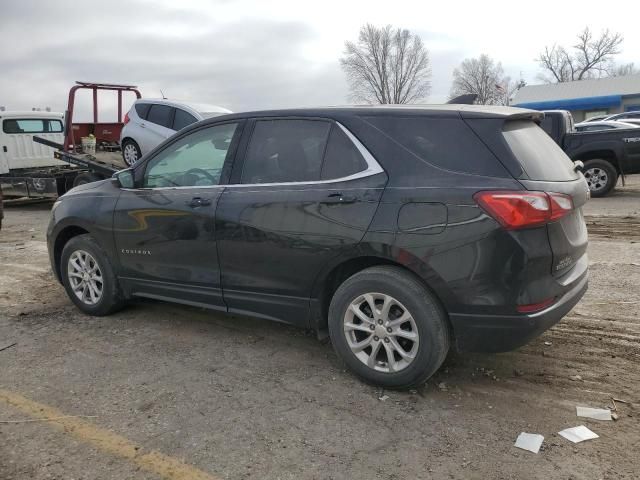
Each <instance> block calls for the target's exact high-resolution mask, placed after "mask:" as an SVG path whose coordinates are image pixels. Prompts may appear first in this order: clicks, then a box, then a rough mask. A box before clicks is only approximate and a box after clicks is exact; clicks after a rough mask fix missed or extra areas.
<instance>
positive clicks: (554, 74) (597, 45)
mask: <svg viewBox="0 0 640 480" xmlns="http://www.w3.org/2000/svg"><path fill="white" fill-rule="evenodd" d="M622 41H623V37H622V35H621V34H619V33H615V32H610V31H609V30H604V31H603V32H601V33H600V36H598V37H594V35H593V33H592V32H591V30H590V29H589V27H586V28H585V29H584V30H583V31H582V32H581V33H579V34H578V37H577V41H576V44H575V45H572V47H571V48H572V49H573V51H571V52H570V51H569V50H567V49H566V48H564V47H562V46H558V45H553V46H552V47H545V48H544V52H542V53H541V54H540V56H539V57H538V58H537V60H538V62H540V66H541V67H542V68H543V69H544V70H545V71H546V74H542V75H541V76H540V78H541V79H542V80H544V81H546V82H547V83H559V82H571V81H573V80H583V79H587V78H594V77H602V76H607V75H609V72H610V71H611V69H612V66H613V57H614V56H615V55H617V54H618V53H620V46H621V44H622Z"/></svg>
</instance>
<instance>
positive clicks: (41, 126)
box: [0, 112, 67, 175]
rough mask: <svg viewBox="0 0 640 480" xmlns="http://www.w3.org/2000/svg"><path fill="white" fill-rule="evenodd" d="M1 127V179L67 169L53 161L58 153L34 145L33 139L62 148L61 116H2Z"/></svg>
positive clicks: (60, 163) (9, 114)
mask: <svg viewBox="0 0 640 480" xmlns="http://www.w3.org/2000/svg"><path fill="white" fill-rule="evenodd" d="M0 123H2V126H1V128H0V175H2V174H8V173H9V172H12V173H17V172H16V171H17V170H23V169H33V168H42V167H54V166H57V165H67V164H66V162H62V161H60V160H56V159H55V158H54V157H53V152H54V151H55V149H53V148H51V147H47V146H46V145H42V144H40V143H35V142H34V141H33V136H34V135H37V136H38V137H42V138H45V139H47V140H50V141H52V142H55V143H59V144H63V143H64V133H63V130H64V129H63V115H62V113H53V112H0Z"/></svg>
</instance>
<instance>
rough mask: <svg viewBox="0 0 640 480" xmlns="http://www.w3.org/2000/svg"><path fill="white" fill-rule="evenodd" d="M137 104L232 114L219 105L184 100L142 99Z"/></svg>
mask: <svg viewBox="0 0 640 480" xmlns="http://www.w3.org/2000/svg"><path fill="white" fill-rule="evenodd" d="M135 103H157V104H161V105H169V106H172V107H186V108H188V109H191V110H193V111H195V112H199V113H231V110H228V109H226V108H224V107H220V106H218V105H210V104H207V103H196V102H184V101H182V100H170V99H168V98H140V99H138V100H136V102H135Z"/></svg>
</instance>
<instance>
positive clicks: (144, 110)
mask: <svg viewBox="0 0 640 480" xmlns="http://www.w3.org/2000/svg"><path fill="white" fill-rule="evenodd" d="M150 107H151V104H150V103H136V113H137V114H138V116H139V117H140V118H141V119H143V120H146V119H147V114H148V113H149V108H150Z"/></svg>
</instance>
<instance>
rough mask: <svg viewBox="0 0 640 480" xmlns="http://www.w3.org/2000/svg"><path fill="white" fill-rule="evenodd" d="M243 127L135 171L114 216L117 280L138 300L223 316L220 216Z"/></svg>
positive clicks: (176, 149) (229, 126)
mask: <svg viewBox="0 0 640 480" xmlns="http://www.w3.org/2000/svg"><path fill="white" fill-rule="evenodd" d="M240 130H241V123H239V122H228V123H222V124H216V125H213V126H203V127H202V128H198V129H196V130H191V131H188V132H186V133H185V134H183V135H181V136H179V137H177V138H176V140H175V141H173V142H172V143H170V144H169V145H167V146H166V147H165V148H163V149H162V150H161V151H160V152H157V153H156V154H155V155H154V156H153V157H151V158H149V159H148V160H147V161H145V162H144V163H143V164H141V165H139V166H136V169H135V178H136V187H137V188H132V189H123V190H122V193H121V195H120V197H119V198H118V202H117V204H116V207H115V211H114V219H113V222H114V236H115V239H114V240H115V244H116V247H117V252H118V261H119V264H120V265H119V271H120V277H121V281H122V283H123V285H124V286H125V288H126V290H127V291H129V292H131V293H132V294H134V295H138V296H145V297H150V298H159V299H170V300H173V301H178V302H182V303H186V304H192V305H199V306H209V307H213V308H218V309H223V310H224V309H226V307H225V304H224V302H223V299H222V293H221V287H220V269H219V265H218V257H217V250H216V231H215V228H216V227H215V221H214V218H215V210H216V205H217V203H218V200H219V198H220V195H221V194H222V191H223V189H224V187H223V186H222V183H224V179H225V178H226V177H228V172H229V168H230V165H231V162H232V159H233V155H234V152H235V149H236V145H237V138H238V136H239V134H240Z"/></svg>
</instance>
